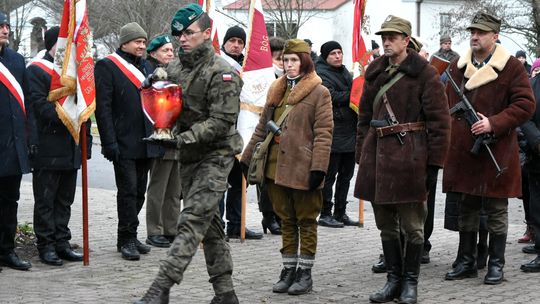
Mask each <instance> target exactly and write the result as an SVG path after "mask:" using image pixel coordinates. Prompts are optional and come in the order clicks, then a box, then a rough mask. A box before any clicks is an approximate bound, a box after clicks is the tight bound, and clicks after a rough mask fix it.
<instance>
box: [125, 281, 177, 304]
mask: <svg viewBox="0 0 540 304" xmlns="http://www.w3.org/2000/svg"><path fill="white" fill-rule="evenodd" d="M169 291H170V287H169V288H164V287H161V286H160V285H159V284H158V283H157V281H154V282H152V285H150V288H149V289H148V290H147V291H146V293H145V294H144V296H143V297H142V299H140V300H139V301H135V302H134V304H168V303H169Z"/></svg>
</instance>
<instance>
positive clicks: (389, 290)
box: [369, 239, 403, 303]
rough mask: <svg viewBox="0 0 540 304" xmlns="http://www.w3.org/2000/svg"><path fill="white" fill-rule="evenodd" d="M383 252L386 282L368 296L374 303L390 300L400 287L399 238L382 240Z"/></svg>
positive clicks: (400, 253)
mask: <svg viewBox="0 0 540 304" xmlns="http://www.w3.org/2000/svg"><path fill="white" fill-rule="evenodd" d="M382 245H383V252H384V258H385V261H386V273H387V274H386V284H385V285H384V287H383V288H382V289H381V290H379V291H378V292H376V293H374V294H372V295H370V296H369V300H370V301H371V302H374V303H386V302H391V301H393V300H394V299H395V298H397V297H398V296H399V294H400V289H401V274H402V268H403V267H402V265H403V256H402V252H401V242H400V241H399V239H396V240H391V241H383V242H382Z"/></svg>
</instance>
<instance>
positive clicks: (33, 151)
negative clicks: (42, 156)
mask: <svg viewBox="0 0 540 304" xmlns="http://www.w3.org/2000/svg"><path fill="white" fill-rule="evenodd" d="M38 153H39V148H38V146H37V145H29V146H28V158H30V159H34V158H35V157H36V156H37V155H38Z"/></svg>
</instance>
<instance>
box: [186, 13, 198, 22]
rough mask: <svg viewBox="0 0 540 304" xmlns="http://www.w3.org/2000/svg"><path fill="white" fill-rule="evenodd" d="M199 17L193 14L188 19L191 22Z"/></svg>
mask: <svg viewBox="0 0 540 304" xmlns="http://www.w3.org/2000/svg"><path fill="white" fill-rule="evenodd" d="M195 17H197V14H192V15H191V16H189V17H188V19H189V20H190V21H191V20H193V18H195Z"/></svg>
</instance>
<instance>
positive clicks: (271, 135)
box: [262, 105, 294, 149]
mask: <svg viewBox="0 0 540 304" xmlns="http://www.w3.org/2000/svg"><path fill="white" fill-rule="evenodd" d="M293 108H294V105H292V106H286V108H285V111H283V113H282V114H281V116H280V117H279V119H278V121H277V122H276V125H278V126H279V127H281V124H282V123H283V121H285V118H286V117H287V115H289V112H291V110H292V109H293ZM272 138H274V133H272V132H268V135H266V138H265V139H264V141H263V143H262V146H263V147H264V149H268V146H269V145H270V141H272Z"/></svg>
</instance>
